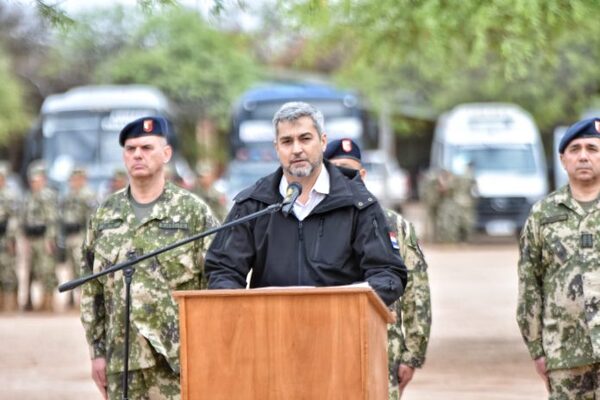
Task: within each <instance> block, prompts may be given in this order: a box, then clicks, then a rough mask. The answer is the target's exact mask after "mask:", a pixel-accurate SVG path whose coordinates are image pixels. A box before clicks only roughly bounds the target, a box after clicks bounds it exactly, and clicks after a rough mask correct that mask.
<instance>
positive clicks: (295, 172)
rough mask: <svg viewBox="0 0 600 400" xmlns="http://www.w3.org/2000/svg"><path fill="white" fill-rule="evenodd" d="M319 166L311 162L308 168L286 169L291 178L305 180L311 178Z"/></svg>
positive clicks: (291, 167)
mask: <svg viewBox="0 0 600 400" xmlns="http://www.w3.org/2000/svg"><path fill="white" fill-rule="evenodd" d="M317 165H318V163H315V164H313V163H311V162H310V161H309V162H308V166H306V167H293V166H290V167H288V168H286V170H287V173H288V174H290V175H291V176H294V177H296V178H305V177H307V176H310V175H311V174H312V173H313V171H314V170H315V168H316V166H317Z"/></svg>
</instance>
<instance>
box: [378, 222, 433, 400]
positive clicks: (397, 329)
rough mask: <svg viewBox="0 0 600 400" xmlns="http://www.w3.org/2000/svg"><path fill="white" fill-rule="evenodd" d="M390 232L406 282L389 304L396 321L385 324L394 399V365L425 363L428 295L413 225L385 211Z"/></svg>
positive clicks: (393, 398)
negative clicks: (402, 291)
mask: <svg viewBox="0 0 600 400" xmlns="http://www.w3.org/2000/svg"><path fill="white" fill-rule="evenodd" d="M385 214H386V217H387V220H388V225H389V227H390V232H392V233H393V232H395V233H396V235H397V237H396V238H395V239H396V240H394V238H392V243H396V242H397V244H398V250H399V252H400V255H401V256H402V259H403V260H404V264H405V265H406V269H407V270H408V281H407V284H406V288H405V289H404V295H403V296H402V297H401V298H400V299H399V300H398V301H396V302H395V303H394V304H393V305H392V310H394V311H395V313H396V323H395V324H391V325H389V326H388V358H389V363H388V365H389V393H390V396H389V398H390V400H398V399H399V398H400V395H401V393H399V390H398V366H399V365H400V364H405V365H408V366H411V367H413V368H420V367H422V366H423V363H424V362H425V353H426V352H427V344H428V342H429V333H430V330H431V294H430V290H429V277H428V275H427V263H426V262H425V257H424V256H423V253H422V252H421V248H420V247H419V243H418V240H417V235H416V233H415V228H414V226H413V225H412V224H411V223H410V222H408V221H407V220H406V219H404V218H403V217H402V216H401V215H400V214H398V213H396V212H394V211H391V210H386V212H385Z"/></svg>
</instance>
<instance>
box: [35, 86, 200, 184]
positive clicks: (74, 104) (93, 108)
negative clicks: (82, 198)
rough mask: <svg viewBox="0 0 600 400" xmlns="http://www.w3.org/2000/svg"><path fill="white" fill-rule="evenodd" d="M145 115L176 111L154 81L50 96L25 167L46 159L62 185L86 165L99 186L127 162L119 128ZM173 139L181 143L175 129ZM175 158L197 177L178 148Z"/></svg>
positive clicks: (56, 181)
mask: <svg viewBox="0 0 600 400" xmlns="http://www.w3.org/2000/svg"><path fill="white" fill-rule="evenodd" d="M146 115H162V116H164V117H167V118H172V115H173V110H172V107H171V105H170V102H169V100H168V99H167V98H166V97H165V95H164V94H163V93H162V92H160V91H159V90H158V89H156V88H154V87H151V86H143V85H121V86H118V85H107V86H81V87H76V88H73V89H71V90H69V91H67V92H65V93H62V94H55V95H51V96H48V97H47V98H46V99H45V101H44V103H43V104H42V107H41V112H40V118H39V124H38V127H37V129H34V130H33V131H32V132H31V134H30V135H29V137H28V138H27V142H26V146H25V155H24V161H25V162H24V165H23V171H26V168H27V165H28V164H29V163H30V162H31V161H33V160H35V159H43V160H44V161H45V163H46V166H47V167H48V177H49V179H50V183H51V184H53V185H54V186H56V187H57V188H59V189H63V188H64V187H65V184H66V181H67V179H68V177H69V174H70V173H71V170H72V168H73V167H74V166H76V165H77V166H82V167H85V168H86V169H87V172H88V177H89V181H90V184H91V185H92V186H93V187H95V188H96V189H98V188H99V187H100V186H101V185H102V184H104V183H105V182H107V181H108V180H109V179H110V177H111V175H112V174H113V172H114V171H115V169H116V168H122V165H123V162H122V151H121V147H120V145H119V141H118V135H119V132H120V130H121V129H122V128H123V127H124V126H125V125H126V124H127V123H128V122H130V121H132V120H134V119H136V118H140V117H143V116H146ZM168 140H169V143H170V144H171V145H173V146H174V148H175V149H176V147H177V141H176V137H175V135H174V134H173V136H172V137H169V138H168ZM172 162H173V163H174V166H175V169H176V171H177V173H178V174H180V176H182V177H183V178H184V179H193V177H192V176H191V175H190V174H192V171H191V169H190V168H189V166H188V165H187V163H185V161H184V160H183V158H182V157H181V156H180V155H179V153H178V152H177V151H176V150H175V152H174V157H173V161H172Z"/></svg>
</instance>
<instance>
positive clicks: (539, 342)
mask: <svg viewBox="0 0 600 400" xmlns="http://www.w3.org/2000/svg"><path fill="white" fill-rule="evenodd" d="M599 226H600V203H598V202H596V204H594V205H593V206H592V207H591V208H590V209H589V210H588V211H586V210H584V208H583V207H582V206H581V205H580V204H579V203H578V202H577V201H576V200H575V199H574V198H573V197H572V195H571V192H570V189H569V187H568V186H564V187H562V188H560V189H559V190H557V191H555V192H553V193H551V194H550V195H549V196H547V197H546V198H545V199H543V200H541V201H539V202H538V203H536V204H535V205H534V206H533V208H532V210H531V213H530V215H529V218H528V219H527V221H526V223H525V227H524V228H523V231H522V233H521V237H520V259H519V297H518V308H517V321H518V323H519V327H520V329H521V333H522V335H523V339H524V341H525V344H526V345H527V348H528V350H529V353H530V355H531V357H532V358H533V359H537V358H539V357H542V356H544V357H545V358H546V368H547V370H548V371H549V379H550V385H551V396H550V398H552V399H559V398H565V399H572V398H577V399H580V398H582V399H584V398H585V399H587V398H599V397H600V391H599V390H598V386H599V384H598V378H599V377H600V376H599V375H598V365H599V362H600V307H599V306H600V236H599V235H598V227H599ZM592 378H593V379H592ZM594 392H595V396H596V397H593V396H594Z"/></svg>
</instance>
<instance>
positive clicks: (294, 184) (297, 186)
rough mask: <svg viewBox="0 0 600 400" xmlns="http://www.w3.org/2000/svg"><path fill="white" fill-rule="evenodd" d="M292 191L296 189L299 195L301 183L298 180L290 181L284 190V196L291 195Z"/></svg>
mask: <svg viewBox="0 0 600 400" xmlns="http://www.w3.org/2000/svg"><path fill="white" fill-rule="evenodd" d="M292 190H293V191H298V196H300V195H301V194H302V185H301V184H299V183H298V182H292V183H290V184H289V185H288V187H287V190H286V196H289V195H291V194H292V193H293V192H292Z"/></svg>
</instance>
